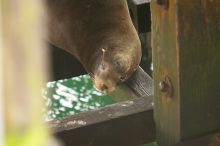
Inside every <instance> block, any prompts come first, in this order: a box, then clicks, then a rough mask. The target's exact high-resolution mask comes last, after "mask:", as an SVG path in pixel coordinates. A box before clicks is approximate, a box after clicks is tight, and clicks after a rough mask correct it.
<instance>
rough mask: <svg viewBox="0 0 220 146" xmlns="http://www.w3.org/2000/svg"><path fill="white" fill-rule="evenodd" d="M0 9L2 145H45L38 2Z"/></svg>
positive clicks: (7, 3) (16, 0)
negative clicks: (0, 24)
mask: <svg viewBox="0 0 220 146" xmlns="http://www.w3.org/2000/svg"><path fill="white" fill-rule="evenodd" d="M1 8H2V9H1V11H2V12H3V15H2V19H3V22H2V23H3V30H2V33H3V38H0V39H1V40H2V42H3V47H2V48H1V49H3V64H1V65H3V84H4V88H3V97H4V105H5V106H4V113H5V115H4V121H5V144H4V145H6V146H14V145H16V146H30V145H31V146H40V145H47V144H49V140H48V138H49V135H48V129H47V128H46V126H45V125H44V124H43V121H42V120H43V116H42V108H43V98H41V88H42V87H43V86H44V85H45V80H46V77H47V53H46V50H45V46H46V44H44V41H43V37H44V28H45V24H44V22H45V20H44V19H43V17H42V16H43V15H42V11H43V7H42V1H40V0H2V5H1ZM1 120H2V119H1Z"/></svg>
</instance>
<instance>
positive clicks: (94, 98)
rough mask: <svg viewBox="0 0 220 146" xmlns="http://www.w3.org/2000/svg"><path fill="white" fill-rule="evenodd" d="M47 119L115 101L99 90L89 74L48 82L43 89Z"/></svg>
mask: <svg viewBox="0 0 220 146" xmlns="http://www.w3.org/2000/svg"><path fill="white" fill-rule="evenodd" d="M43 97H44V99H45V104H46V108H48V109H47V110H45V111H44V112H45V119H46V120H47V121H49V120H52V119H60V118H64V117H66V116H68V115H73V114H76V113H79V112H85V111H89V110H94V109H97V108H100V107H103V106H105V105H109V104H112V103H114V100H113V98H112V97H111V96H108V95H102V93H100V92H99V91H97V90H96V89H95V87H94V85H93V83H92V81H91V79H90V77H89V76H88V75H82V76H79V77H74V78H70V79H64V80H59V81H53V82H48V83H47V85H46V89H45V90H44V91H43Z"/></svg>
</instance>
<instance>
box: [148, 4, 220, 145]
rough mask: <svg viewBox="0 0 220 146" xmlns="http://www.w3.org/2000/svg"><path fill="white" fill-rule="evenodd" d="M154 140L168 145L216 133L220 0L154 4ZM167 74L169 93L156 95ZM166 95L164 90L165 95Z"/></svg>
mask: <svg viewBox="0 0 220 146" xmlns="http://www.w3.org/2000/svg"><path fill="white" fill-rule="evenodd" d="M151 6H152V7H151V8H152V43H153V44H152V46H153V62H154V75H153V76H154V91H155V92H154V97H155V114H154V117H155V122H156V129H157V130H156V131H157V142H158V145H159V146H170V145H173V144H175V143H177V142H179V141H181V140H184V139H189V138H193V137H197V136H200V135H206V134H207V133H210V132H213V131H216V130H219V129H220V116H219V111H220V106H219V105H220V100H219V99H220V92H219V89H220V79H219V75H220V68H219V64H220V49H219V48H220V15H219V14H220V1H219V0H203V1H198V0H194V1H191V0H181V1H178V0H172V1H171V0H170V1H169V5H168V8H167V9H166V7H163V6H162V5H158V4H157V3H156V1H152V5H151ZM164 76H168V77H169V79H170V80H171V83H172V87H173V90H172V91H173V92H172V95H168V94H166V93H164V92H161V91H160V88H161V86H160V87H159V86H158V84H159V83H163V82H161V81H162V80H163V78H164ZM165 92H166V91H165Z"/></svg>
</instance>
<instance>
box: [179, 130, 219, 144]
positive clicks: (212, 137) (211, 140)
mask: <svg viewBox="0 0 220 146" xmlns="http://www.w3.org/2000/svg"><path fill="white" fill-rule="evenodd" d="M175 146H220V133H214V134H209V135H207V136H203V137H199V138H195V139H191V140H187V141H184V142H180V143H178V144H176V145H175Z"/></svg>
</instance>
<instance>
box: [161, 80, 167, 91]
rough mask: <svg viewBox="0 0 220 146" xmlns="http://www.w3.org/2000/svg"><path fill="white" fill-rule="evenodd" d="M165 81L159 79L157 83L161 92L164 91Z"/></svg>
mask: <svg viewBox="0 0 220 146" xmlns="http://www.w3.org/2000/svg"><path fill="white" fill-rule="evenodd" d="M166 86H167V85H166V83H165V81H160V83H159V89H160V91H161V92H165V91H166Z"/></svg>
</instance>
